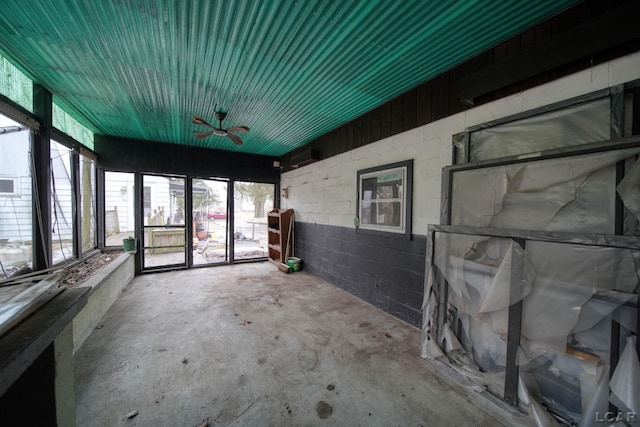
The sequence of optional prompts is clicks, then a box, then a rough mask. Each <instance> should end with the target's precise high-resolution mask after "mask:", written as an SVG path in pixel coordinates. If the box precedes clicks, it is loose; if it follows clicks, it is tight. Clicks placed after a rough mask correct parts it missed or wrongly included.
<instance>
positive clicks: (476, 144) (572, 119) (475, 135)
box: [470, 98, 611, 161]
mask: <svg viewBox="0 0 640 427" xmlns="http://www.w3.org/2000/svg"><path fill="white" fill-rule="evenodd" d="M610 108H611V107H610V100H609V98H605V99H601V100H597V101H593V102H589V103H585V104H580V105H577V106H574V107H569V108H564V109H561V110H557V111H552V112H549V113H546V114H540V115H537V116H533V117H528V118H526V119H522V120H517V121H514V122H510V123H506V124H502V125H497V126H494V127H489V128H487V129H482V130H478V131H475V132H471V140H470V141H471V147H470V160H471V161H477V160H487V159H497V158H500V157H507V156H515V155H518V154H525V153H535V152H538V151H544V150H551V149H554V148H560V147H570V146H576V145H582V144H587V143H590V142H597V141H605V140H608V139H610V138H611V136H610V135H611V130H610V129H611V125H610V123H611V117H610V116H611V114H610Z"/></svg>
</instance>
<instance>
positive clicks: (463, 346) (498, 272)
mask: <svg viewBox="0 0 640 427" xmlns="http://www.w3.org/2000/svg"><path fill="white" fill-rule="evenodd" d="M434 236H435V246H434V247H435V252H434V254H433V259H434V267H433V268H431V269H430V270H429V272H428V273H427V279H426V281H425V298H424V304H423V310H424V311H423V315H424V319H425V321H424V322H423V342H422V352H423V356H424V357H427V358H441V357H443V355H445V354H446V356H447V357H448V359H449V361H452V359H454V358H456V359H460V354H461V353H463V352H464V354H465V355H466V356H467V358H468V360H467V361H468V363H467V366H466V368H467V370H469V371H471V372H474V378H477V377H478V376H479V377H481V378H482V380H481V382H483V384H484V385H485V386H487V387H488V388H489V390H490V391H491V392H493V393H494V394H496V395H500V396H501V395H502V394H503V391H504V370H505V366H506V336H507V329H508V310H509V306H511V305H512V304H514V303H516V302H518V301H520V300H522V299H523V298H524V297H525V296H526V295H528V294H529V292H531V284H532V282H533V279H534V277H535V272H534V270H533V267H532V264H531V263H530V262H529V261H527V260H526V256H525V253H524V250H523V248H522V247H521V246H520V245H518V244H516V243H515V242H514V241H513V240H512V239H507V238H487V237H483V236H469V235H461V234H449V233H435V235H434ZM518 265H519V266H520V267H519V268H517V270H518V273H517V274H518V275H519V276H518V278H516V279H514V278H513V276H514V270H513V267H514V266H516V267H517V266H518ZM434 269H437V270H438V271H439V272H440V274H441V275H442V279H443V280H446V281H447V283H448V284H449V294H448V302H449V309H448V310H447V320H446V323H445V325H443V326H442V328H443V329H442V331H441V333H440V334H437V333H435V334H434V328H433V325H434V324H435V323H436V322H437V319H436V317H437V309H436V308H435V307H436V305H437V299H436V294H435V291H434V284H435V275H434ZM458 327H459V330H460V336H456V335H455V334H454V332H453V331H454V330H456V329H458ZM434 342H435V343H437V344H438V346H434ZM454 352H455V355H452V353H454ZM464 360H465V359H460V360H458V362H459V363H463V362H464Z"/></svg>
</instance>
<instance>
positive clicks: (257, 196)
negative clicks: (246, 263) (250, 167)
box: [233, 181, 275, 260]
mask: <svg viewBox="0 0 640 427" xmlns="http://www.w3.org/2000/svg"><path fill="white" fill-rule="evenodd" d="M274 192H275V186H274V185H273V184H265V183H259V182H241V181H236V182H234V184H233V195H234V199H235V200H234V208H235V209H234V212H233V219H234V221H233V259H234V260H239V259H252V258H263V257H266V256H267V255H268V254H269V250H268V236H267V212H269V211H270V210H271V209H272V208H273V195H274Z"/></svg>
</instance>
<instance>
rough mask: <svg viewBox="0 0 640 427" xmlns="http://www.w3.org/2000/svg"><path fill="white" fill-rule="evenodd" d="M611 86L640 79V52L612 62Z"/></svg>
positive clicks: (610, 68)
mask: <svg viewBox="0 0 640 427" xmlns="http://www.w3.org/2000/svg"><path fill="white" fill-rule="evenodd" d="M609 70H610V71H609V72H610V81H609V83H610V85H618V84H622V83H626V82H630V81H633V80H636V79H640V52H636V53H633V54H631V55H627V56H624V57H622V58H618V59H616V60H614V61H611V62H610V67H609Z"/></svg>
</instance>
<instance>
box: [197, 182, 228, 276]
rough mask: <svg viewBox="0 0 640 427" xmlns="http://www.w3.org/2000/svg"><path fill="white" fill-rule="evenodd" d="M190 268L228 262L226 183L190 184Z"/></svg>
mask: <svg viewBox="0 0 640 427" xmlns="http://www.w3.org/2000/svg"><path fill="white" fill-rule="evenodd" d="M191 188H192V189H191V194H192V196H191V197H192V200H193V230H192V240H193V265H204V264H218V263H227V262H229V244H228V242H229V240H228V236H229V231H228V230H229V227H228V225H229V216H228V209H227V207H228V203H227V201H228V190H229V183H228V181H225V180H222V179H199V178H194V179H193V180H192V187H191Z"/></svg>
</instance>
